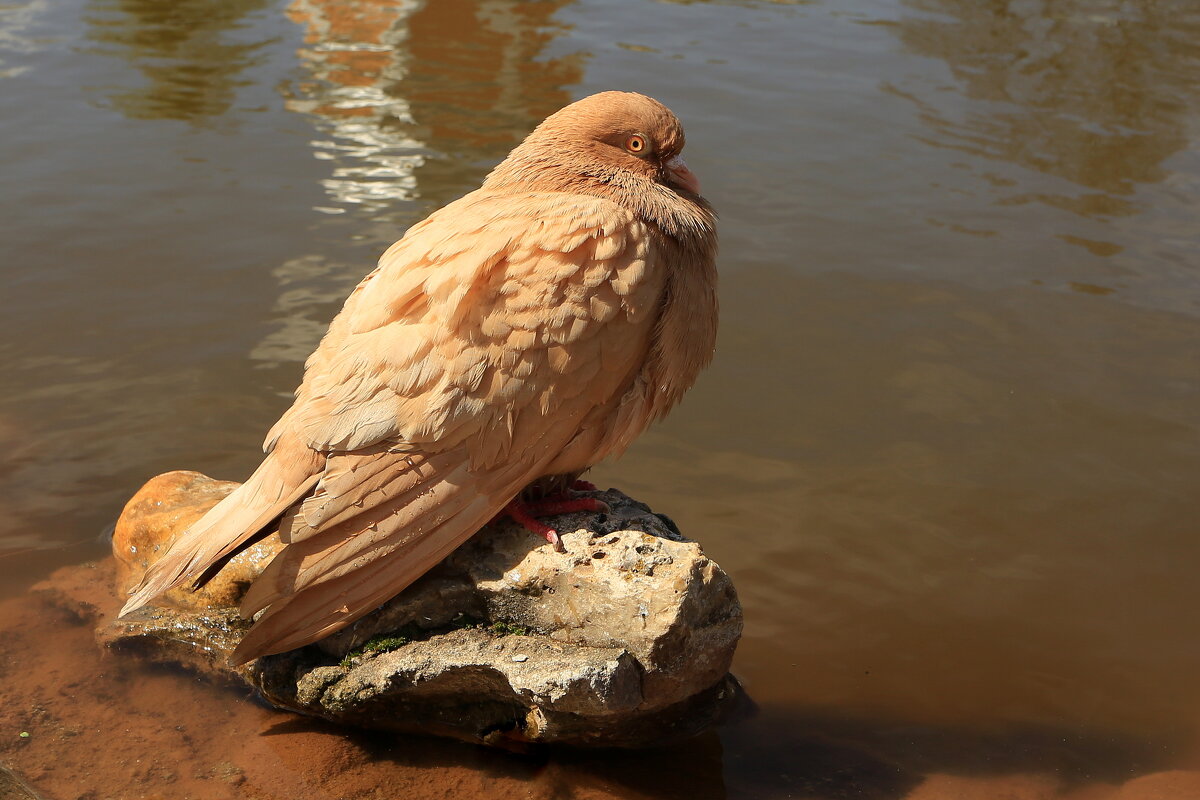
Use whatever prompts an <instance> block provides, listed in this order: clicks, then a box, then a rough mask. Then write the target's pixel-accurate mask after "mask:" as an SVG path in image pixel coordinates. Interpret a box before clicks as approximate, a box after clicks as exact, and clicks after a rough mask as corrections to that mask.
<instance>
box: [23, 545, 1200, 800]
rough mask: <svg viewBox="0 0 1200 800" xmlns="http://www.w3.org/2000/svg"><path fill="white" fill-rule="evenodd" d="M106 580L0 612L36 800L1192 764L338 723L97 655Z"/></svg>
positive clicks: (1066, 787) (986, 777)
mask: <svg viewBox="0 0 1200 800" xmlns="http://www.w3.org/2000/svg"><path fill="white" fill-rule="evenodd" d="M111 586H112V566H111V563H109V562H103V563H100V564H97V565H84V566H75V567H65V568H62V569H59V570H58V571H57V572H55V573H54V574H53V575H51V576H50V578H48V579H47V580H45V581H43V582H41V583H38V584H36V585H35V586H34V587H33V588H32V589H31V590H30V591H29V592H28V593H27V594H25V595H22V596H19V597H13V598H10V599H7V600H5V601H3V602H0V761H2V762H3V763H4V764H5V765H6V766H7V767H8V768H10V769H11V770H12V771H13V772H14V773H15V774H17V775H18V776H20V777H22V778H24V779H25V780H26V781H27V782H28V783H29V784H31V785H32V786H33V787H34V788H35V789H36V790H37V791H39V792H41V793H42V795H43V796H44V797H45V798H47V800H125V799H126V798H128V799H129V800H133V799H134V798H138V799H139V800H140V799H142V798H163V799H164V800H167V799H169V800H188V798H195V799H196V800H221V799H222V798H239V799H254V800H258V799H260V798H261V799H262V800H268V799H269V800H276V799H278V800H285V799H286V800H296V799H297V798H305V800H310V799H311V800H325V799H326V798H336V799H337V800H343V799H344V800H351V799H354V800H357V798H404V799H405V800H422V799H423V798H475V797H485V798H510V797H512V798H518V797H519V798H580V800H589V799H590V798H679V799H680V800H707V798H714V799H716V798H725V797H755V798H758V797H763V798H767V797H805V798H814V800H815V799H816V798H823V799H824V798H829V799H830V800H832V798H842V797H855V798H868V799H871V798H874V799H877V800H1200V772H1195V771H1183V770H1177V771H1159V772H1152V773H1150V774H1146V775H1141V776H1139V777H1134V778H1132V779H1130V780H1127V781H1126V782H1124V783H1120V782H1114V781H1108V782H1101V781H1092V780H1088V779H1086V778H1085V779H1083V780H1080V779H1079V778H1078V777H1074V778H1072V779H1071V780H1065V779H1064V778H1063V777H1061V776H1060V775H1057V774H1030V773H1023V772H1016V773H1012V772H1010V773H1009V774H995V771H994V770H986V769H985V770H982V773H983V774H979V773H980V771H979V770H970V772H972V773H975V774H966V775H954V774H946V773H944V772H942V771H939V770H937V769H933V770H930V771H929V773H926V774H922V772H921V771H920V770H919V769H914V764H912V763H909V764H907V765H905V764H902V763H899V762H896V763H895V768H894V769H892V768H891V767H890V766H881V762H879V761H877V760H875V761H872V766H870V767H863V766H861V765H860V766H859V767H856V766H855V761H856V758H855V757H851V758H847V757H846V756H845V754H844V753H842V754H838V755H834V754H832V751H830V754H829V755H828V756H823V755H822V754H821V751H819V750H814V749H813V748H812V747H811V745H806V746H803V747H801V746H797V747H791V746H790V745H788V744H787V737H783V736H775V737H771V740H768V741H760V742H759V743H758V744H757V745H754V744H750V743H748V742H747V743H746V746H744V747H743V746H742V744H739V741H740V740H741V739H742V738H744V737H742V735H741V734H739V732H738V730H737V729H736V728H735V729H734V730H733V731H732V732H729V731H727V732H726V733H725V734H724V738H725V739H726V747H725V748H724V749H723V748H722V741H721V737H719V736H718V735H717V734H715V733H714V734H708V735H706V736H703V737H700V738H698V739H696V740H693V741H691V742H688V743H686V744H684V745H681V746H678V747H674V748H670V749H661V750H655V751H645V752H638V753H592V752H586V753H580V752H555V753H553V754H545V753H543V754H539V755H518V754H511V753H500V752H493V751H490V750H487V749H484V748H480V747H474V746H469V745H463V744H459V743H455V742H448V741H443V740H438V739H431V738H419V737H401V736H394V735H390V734H378V733H369V732H354V731H346V730H343V729H339V728H335V727H333V726H331V725H326V724H324V723H322V722H319V721H315V720H310V719H306V718H302V717H298V716H296V715H293V714H290V713H285V712H280V711H275V710H273V709H270V708H267V707H265V706H263V705H262V704H260V703H258V702H256V701H255V700H254V699H253V698H252V697H251V696H250V694H249V693H248V692H242V691H233V690H228V689H221V688H216V687H213V686H210V685H207V684H204V683H201V682H200V681H198V680H197V679H195V678H194V677H192V676H190V675H188V674H186V673H183V672H175V671H168V670H165V669H159V668H146V667H143V666H141V665H138V664H134V663H130V662H128V661H125V660H122V659H119V658H117V657H116V656H114V655H112V654H109V653H106V652H103V651H102V650H101V649H100V648H99V647H98V646H97V645H96V643H95V640H94V637H93V630H94V628H95V627H96V625H97V624H99V623H100V622H102V621H103V619H104V618H105V616H106V615H111V614H112V613H113V612H114V610H115V609H116V605H117V603H116V598H115V596H114V595H113V593H112V590H111ZM766 716H768V717H769V716H770V713H769V712H768V713H767V714H766ZM759 727H762V726H761V724H760V725H759ZM23 734H28V735H27V736H26V735H23ZM751 738H753V737H751ZM781 746H782V747H781ZM781 750H782V752H781ZM862 763H865V762H862ZM989 773H990V774H989ZM818 775H820V776H824V777H822V778H817V777H815V776H818ZM3 800H7V799H6V798H4V799H3Z"/></svg>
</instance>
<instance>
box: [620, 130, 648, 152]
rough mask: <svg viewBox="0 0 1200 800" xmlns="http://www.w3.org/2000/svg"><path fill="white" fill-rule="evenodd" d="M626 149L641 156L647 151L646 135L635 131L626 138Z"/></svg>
mask: <svg viewBox="0 0 1200 800" xmlns="http://www.w3.org/2000/svg"><path fill="white" fill-rule="evenodd" d="M625 149H626V150H628V151H629V152H631V153H633V154H634V155H635V156H640V155H641V154H642V153H644V152H646V137H645V136H642V135H641V134H640V133H635V134H634V135H633V136H630V137H629V138H628V139H626V140H625Z"/></svg>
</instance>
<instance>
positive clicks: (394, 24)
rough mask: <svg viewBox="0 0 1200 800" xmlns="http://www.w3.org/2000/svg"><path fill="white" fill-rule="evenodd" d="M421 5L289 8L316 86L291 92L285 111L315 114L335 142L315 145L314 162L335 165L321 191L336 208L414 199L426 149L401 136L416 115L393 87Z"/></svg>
mask: <svg viewBox="0 0 1200 800" xmlns="http://www.w3.org/2000/svg"><path fill="white" fill-rule="evenodd" d="M418 6H419V3H417V2H416V0H398V1H397V2H353V3H343V2H338V0H296V1H295V2H293V3H292V4H291V5H290V6H289V7H288V17H289V18H290V19H292V20H293V21H294V22H297V23H299V24H301V25H303V26H304V28H305V35H304V43H305V48H304V49H303V50H301V51H300V57H301V59H302V60H303V62H304V64H305V65H306V66H307V67H308V68H309V69H310V70H311V72H312V80H309V81H304V82H302V83H301V84H299V85H297V86H295V87H293V90H292V91H293V92H294V94H293V95H292V96H291V97H289V98H288V100H287V108H288V109H289V110H291V111H296V112H300V113H305V114H311V115H313V118H314V120H315V121H316V123H317V125H318V127H319V129H320V130H321V131H322V133H324V134H325V135H327V136H328V137H330V138H329V139H322V140H317V141H314V142H313V143H312V145H313V148H314V154H315V155H316V157H317V158H319V159H323V160H328V161H330V162H332V165H333V175H332V177H330V178H328V179H326V180H325V181H323V185H324V186H325V189H326V191H327V192H328V193H329V195H330V198H331V199H332V200H333V201H335V202H336V203H340V204H362V205H366V206H369V207H371V208H373V209H377V208H381V207H386V206H387V204H388V203H389V202H390V201H395V200H411V199H413V197H415V196H416V187H417V182H416V179H415V178H414V177H413V170H414V169H415V168H416V167H417V166H419V165H420V163H421V161H422V160H423V156H422V155H421V149H422V145H421V142H419V141H417V140H416V139H413V138H411V137H409V136H407V135H405V133H404V131H402V130H401V125H403V124H404V123H406V122H411V116H410V114H409V107H408V102H407V101H406V100H405V99H404V97H403V96H402V95H400V94H399V93H398V92H395V91H393V89H394V87H395V85H396V83H397V82H398V81H399V80H400V79H401V78H402V77H403V75H404V65H405V61H406V47H405V45H406V41H405V40H406V39H407V37H408V26H407V24H406V23H407V20H408V18H409V17H410V16H411V15H412V14H413V12H414V11H415V10H416V9H417V7H418ZM328 210H329V211H333V212H341V211H344V210H345V209H344V208H342V207H338V206H335V207H333V208H331V209H328Z"/></svg>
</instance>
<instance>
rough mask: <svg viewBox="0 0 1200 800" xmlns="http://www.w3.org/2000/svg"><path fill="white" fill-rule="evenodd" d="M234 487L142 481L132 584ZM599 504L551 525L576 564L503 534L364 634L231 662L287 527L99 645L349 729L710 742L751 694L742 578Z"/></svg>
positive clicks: (117, 538) (127, 579)
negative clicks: (745, 689) (738, 674)
mask: <svg viewBox="0 0 1200 800" xmlns="http://www.w3.org/2000/svg"><path fill="white" fill-rule="evenodd" d="M235 485H236V484H232V483H223V482H218V481H214V480H212V479H210V478H207V477H205V476H203V475H200V474H199V473H194V472H172V473H167V474H166V475H161V476H159V477H157V478H155V479H153V480H152V481H150V482H149V483H148V484H147V485H146V486H145V487H143V489H142V490H141V491H139V492H138V494H137V495H135V497H134V498H133V499H132V500H130V502H129V504H128V505H127V506H126V508H125V511H124V513H123V514H122V517H121V520H120V521H119V522H118V525H117V530H116V534H115V535H114V540H113V550H114V553H115V554H116V556H117V559H118V561H119V562H120V565H121V567H120V571H119V576H118V583H119V588H120V589H122V590H123V591H127V590H128V589H129V588H130V587H132V586H133V585H134V584H136V583H137V581H138V580H140V578H141V574H142V572H144V570H145V569H146V567H148V566H149V564H150V563H153V561H154V560H156V558H157V557H158V556H159V555H160V554H161V553H162V552H165V550H166V547H167V546H168V545H169V543H170V541H171V539H172V537H173V536H175V535H177V534H178V533H179V532H181V531H182V530H183V529H185V528H186V526H187V525H189V524H191V522H193V521H194V520H195V519H197V518H199V516H200V515H201V514H202V513H204V511H206V510H207V509H208V508H210V507H211V506H212V505H214V504H215V503H216V502H218V501H219V499H220V498H221V497H223V496H224V495H225V494H227V493H228V492H229V491H231V490H232V489H233V487H234V486H235ZM593 494H594V496H595V497H597V498H598V499H601V500H603V501H604V502H605V503H607V504H608V505H609V507H610V509H611V512H610V513H608V514H588V513H581V514H567V515H562V516H560V517H557V518H555V520H554V524H555V526H556V527H557V528H558V529H559V531H560V533H561V534H562V540H563V544H564V545H565V546H566V548H567V552H566V553H565V554H564V553H558V552H555V551H554V550H553V549H552V548H551V547H550V546H549V545H547V544H545V543H544V542H543V541H542V540H541V539H539V538H537V537H535V536H533V535H531V534H530V533H529V532H527V531H525V530H524V529H522V528H520V527H518V526H516V525H514V524H512V523H508V522H504V523H496V524H493V525H490V526H488V527H487V528H485V529H484V530H483V531H481V532H480V533H479V534H478V535H477V536H475V537H474V538H473V539H471V540H470V541H469V542H467V543H466V544H465V545H463V546H462V547H461V548H459V549H458V550H457V551H456V552H454V553H453V554H451V555H450V556H449V557H448V558H447V559H446V560H445V561H443V562H442V563H441V564H440V565H438V566H437V567H435V568H434V569H433V570H431V571H430V573H429V574H427V575H426V576H424V577H423V578H422V579H421V580H419V581H417V582H416V583H414V584H413V585H412V586H410V587H409V588H408V589H407V590H406V591H404V592H403V593H402V594H401V595H399V596H398V597H396V598H395V599H393V600H392V601H390V602H388V603H387V604H385V605H384V606H382V607H381V608H379V609H378V610H376V611H375V612H374V613H372V614H370V615H368V616H367V617H364V618H363V619H361V620H359V621H358V622H357V623H355V624H354V625H352V626H350V627H348V628H346V629H345V630H343V631H340V632H339V633H337V634H335V635H333V636H331V637H329V638H327V639H325V640H323V641H321V642H318V643H316V644H314V645H310V646H308V647H304V648H301V649H299V650H294V651H291V652H288V653H282V654H280V655H276V656H267V657H264V658H260V659H258V660H256V661H254V662H252V663H251V664H249V665H246V666H242V667H238V668H236V669H235V668H231V667H229V666H228V664H227V662H226V655H227V654H228V653H229V651H230V650H232V648H233V647H234V646H236V644H237V642H238V641H239V640H240V638H241V636H242V635H243V633H244V631H245V630H246V628H247V627H248V625H249V623H248V622H246V621H244V620H241V619H239V618H238V616H237V613H236V608H235V606H236V602H237V599H238V598H239V597H240V595H241V593H242V592H243V591H244V590H245V587H246V586H247V585H248V584H249V583H250V581H251V580H253V578H254V577H255V576H256V575H257V574H258V573H259V572H260V571H261V570H262V569H263V568H264V567H265V566H266V563H267V562H268V561H269V560H270V558H271V557H272V555H273V554H274V553H275V552H277V550H278V548H279V547H280V544H279V542H278V539H277V537H276V536H274V535H272V536H269V537H267V538H265V539H264V540H263V541H261V542H260V543H258V544H256V545H255V546H254V548H252V549H251V550H252V552H248V553H245V554H242V555H239V556H238V557H237V558H235V559H233V560H232V561H231V562H230V563H229V565H227V566H226V567H225V568H224V569H222V571H221V572H220V573H218V575H217V576H216V577H215V578H214V580H213V581H212V583H210V585H208V586H206V587H205V588H204V589H202V590H201V591H199V592H196V593H191V592H186V591H181V590H176V591H173V592H171V593H170V594H169V595H168V597H167V599H166V601H165V602H164V603H163V605H161V606H156V607H147V608H144V609H141V610H140V611H138V612H135V614H133V615H131V616H130V617H129V618H126V619H123V620H119V621H117V622H114V623H111V624H109V625H107V626H105V627H104V628H102V630H101V631H100V638H101V641H102V642H103V643H104V644H106V645H107V646H109V647H111V648H114V649H117V650H120V651H124V652H130V653H134V654H137V655H139V656H140V657H143V658H146V659H148V660H151V661H156V662H165V663H176V664H182V665H184V666H186V667H188V668H190V669H193V670H196V671H198V672H201V673H202V674H204V675H206V676H208V677H209V678H210V679H214V680H219V681H224V682H245V683H248V684H250V685H251V686H253V687H254V688H255V689H257V690H258V691H259V692H260V693H261V694H262V696H263V697H264V698H266V699H267V700H268V701H270V702H271V703H273V704H275V705H276V706H280V707H283V708H288V709H292V710H295V711H297V712H300V713H303V714H308V715H315V716H320V717H324V718H326V719H330V720H334V721H336V722H339V723H342V724H346V725H352V726H359V727H368V728H383V729H390V730H399V731H407V732H415V731H421V732H429V733H435V734H440V735H447V736H453V737H456V738H460V739H466V740H469V741H473V742H480V743H486V744H493V745H501V746H513V745H514V744H517V743H527V742H535V743H541V742H545V743H550V742H558V743H571V744H576V745H598V746H640V745H645V744H649V743H657V742H661V741H665V740H670V739H676V738H681V737H684V736H688V735H692V734H694V733H698V732H700V731H701V730H703V729H705V728H707V727H708V726H710V725H712V724H714V723H715V722H716V721H717V720H718V719H719V718H720V717H721V715H722V714H723V713H725V712H726V710H727V709H728V708H730V707H731V706H732V705H733V704H734V703H735V701H736V699H738V698H739V697H740V694H741V690H740V687H739V685H738V684H737V682H736V680H735V679H734V678H733V677H732V676H731V675H729V674H728V669H729V665H730V662H731V660H732V658H733V652H734V648H735V647H736V645H737V641H738V638H739V636H740V635H741V629H742V614H741V606H740V604H739V603H738V600H737V595H736V593H735V592H734V589H733V585H732V583H731V582H730V580H729V578H728V576H727V575H725V573H724V572H723V571H722V570H721V569H720V567H718V566H717V565H716V564H715V563H714V562H712V561H711V560H709V559H708V558H706V557H705V556H704V554H703V552H701V550H700V547H699V545H697V544H696V543H695V542H692V541H689V540H687V539H685V538H684V537H683V536H681V535H680V534H679V532H678V529H677V528H676V527H675V525H674V523H672V522H671V521H670V520H669V519H667V518H666V517H663V516H662V515H658V514H654V513H653V512H651V511H650V509H649V508H647V507H646V506H645V505H643V504H641V503H638V502H637V501H634V500H631V499H630V498H628V497H626V496H625V495H624V494H622V493H620V492H618V491H616V490H612V489H610V490H608V491H606V492H595V493H593ZM563 531H570V532H569V533H562V532H563Z"/></svg>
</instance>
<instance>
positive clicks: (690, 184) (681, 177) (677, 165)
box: [663, 156, 700, 194]
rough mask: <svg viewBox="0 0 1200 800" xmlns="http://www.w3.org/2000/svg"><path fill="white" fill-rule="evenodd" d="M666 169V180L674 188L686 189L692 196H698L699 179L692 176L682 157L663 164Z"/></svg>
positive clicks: (676, 157)
mask: <svg viewBox="0 0 1200 800" xmlns="http://www.w3.org/2000/svg"><path fill="white" fill-rule="evenodd" d="M663 166H664V167H666V169H667V175H668V180H670V181H671V183H673V184H675V185H676V186H679V187H682V188H684V189H687V190H688V191H689V192H691V193H692V194H700V179H699V178H697V177H696V176H695V175H693V174H692V171H691V170H690V169H688V166H687V164H685V163H684V162H683V156H675V157H674V158H670V159H668V160H667V161H666V163H664V164H663Z"/></svg>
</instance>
